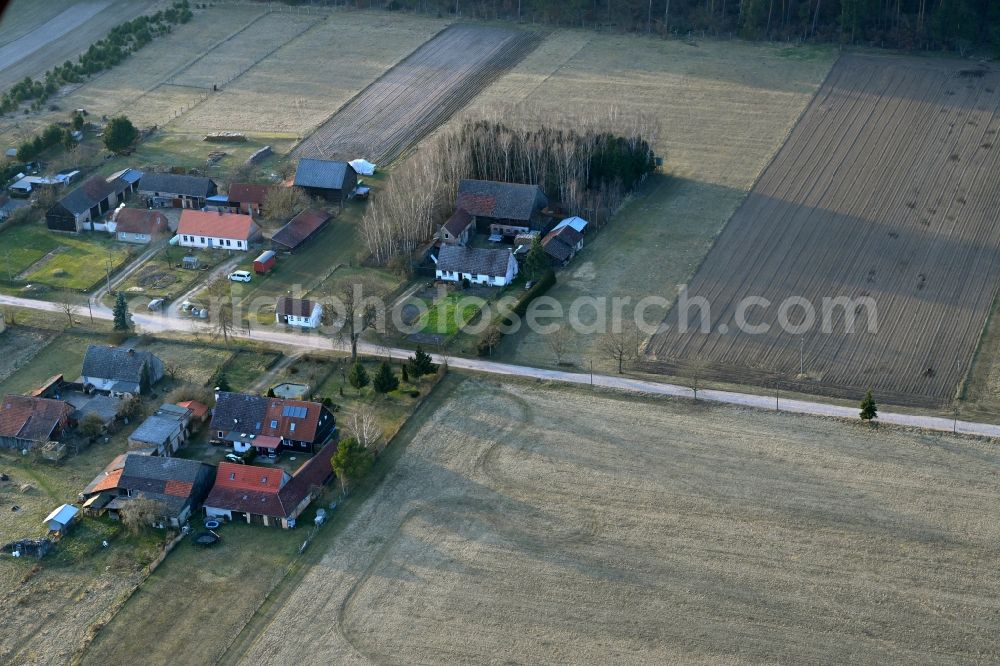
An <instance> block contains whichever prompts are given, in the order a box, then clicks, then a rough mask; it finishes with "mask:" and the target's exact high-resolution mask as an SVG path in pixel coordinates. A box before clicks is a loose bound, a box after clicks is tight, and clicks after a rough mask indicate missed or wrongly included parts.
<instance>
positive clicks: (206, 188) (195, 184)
mask: <svg viewBox="0 0 1000 666" xmlns="http://www.w3.org/2000/svg"><path fill="white" fill-rule="evenodd" d="M214 189H215V183H214V182H212V179H211V178H206V177H205V176H187V175H184V174H177V173H155V172H151V173H146V174H143V175H142V178H141V179H140V180H139V191H140V192H160V193H161V194H184V195H187V196H189V197H202V198H204V197H207V196H209V195H211V194H212V191H213V190H214Z"/></svg>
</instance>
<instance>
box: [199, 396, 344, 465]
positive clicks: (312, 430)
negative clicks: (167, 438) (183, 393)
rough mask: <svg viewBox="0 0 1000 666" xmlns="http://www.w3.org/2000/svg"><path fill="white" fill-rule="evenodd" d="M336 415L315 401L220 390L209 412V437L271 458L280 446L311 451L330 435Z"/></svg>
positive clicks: (333, 428) (242, 450)
mask: <svg viewBox="0 0 1000 666" xmlns="http://www.w3.org/2000/svg"><path fill="white" fill-rule="evenodd" d="M335 423H336V419H335V418H334V416H333V413H332V412H331V411H330V410H329V409H327V408H326V407H324V406H323V405H322V404H320V403H318V402H306V401H303V400H286V399H282V398H267V397H263V396H257V395H247V394H245V393H229V392H225V391H221V392H219V393H218V394H217V395H216V398H215V410H214V411H213V412H212V423H211V428H212V431H213V432H212V435H213V441H215V442H218V443H221V444H229V445H232V447H233V450H235V451H237V452H238V453H244V452H246V451H249V450H250V449H252V448H255V449H257V453H258V455H262V456H267V457H270V458H274V457H276V456H277V455H278V453H279V452H280V451H281V450H284V449H293V450H295V451H307V452H309V453H314V452H315V451H316V449H317V448H319V447H321V446H323V444H325V443H326V441H327V440H328V439H330V437H331V436H332V435H333V433H334V431H335V430H336V428H335Z"/></svg>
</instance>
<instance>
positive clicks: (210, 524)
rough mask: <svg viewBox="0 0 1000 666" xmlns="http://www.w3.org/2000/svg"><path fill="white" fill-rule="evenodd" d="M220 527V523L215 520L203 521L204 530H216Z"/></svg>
mask: <svg viewBox="0 0 1000 666" xmlns="http://www.w3.org/2000/svg"><path fill="white" fill-rule="evenodd" d="M220 525H222V523H220V522H219V521H217V520H206V521H205V529H209V530H215V529H218V528H219V526H220Z"/></svg>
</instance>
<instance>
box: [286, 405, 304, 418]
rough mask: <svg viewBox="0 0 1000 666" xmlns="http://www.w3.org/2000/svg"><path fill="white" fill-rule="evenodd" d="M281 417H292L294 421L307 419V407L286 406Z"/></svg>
mask: <svg viewBox="0 0 1000 666" xmlns="http://www.w3.org/2000/svg"><path fill="white" fill-rule="evenodd" d="M281 415H282V416H290V417H291V418H293V419H304V418H305V417H306V408H305V407H294V406H290V405H286V406H285V407H284V408H283V409H282V410H281Z"/></svg>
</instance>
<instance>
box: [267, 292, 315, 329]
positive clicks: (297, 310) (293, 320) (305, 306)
mask: <svg viewBox="0 0 1000 666" xmlns="http://www.w3.org/2000/svg"><path fill="white" fill-rule="evenodd" d="M274 320H275V322H277V323H279V324H285V325H286V326H300V327H302V328H319V325H320V324H321V323H322V321H323V306H322V305H320V304H319V303H316V302H313V301H310V300H309V299H307V298H291V297H288V296H281V297H279V298H278V302H277V303H276V304H275V306H274Z"/></svg>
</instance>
